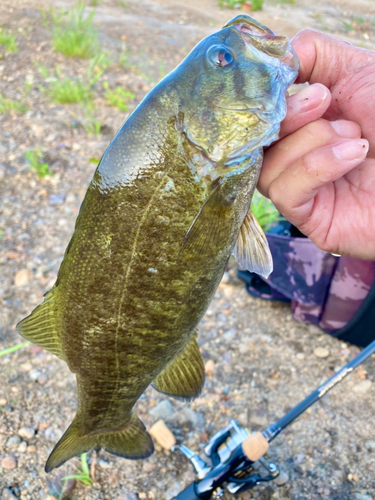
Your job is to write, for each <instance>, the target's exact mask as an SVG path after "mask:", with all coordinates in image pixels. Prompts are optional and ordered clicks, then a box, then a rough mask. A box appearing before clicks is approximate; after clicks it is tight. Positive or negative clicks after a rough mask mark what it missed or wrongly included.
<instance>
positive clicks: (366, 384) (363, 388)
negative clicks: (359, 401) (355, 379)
mask: <svg viewBox="0 0 375 500" xmlns="http://www.w3.org/2000/svg"><path fill="white" fill-rule="evenodd" d="M371 386H372V382H371V380H362V381H361V382H359V383H358V384H356V385H355V386H354V387H353V392H356V393H357V394H365V393H366V392H368V391H369V390H370V389H371Z"/></svg>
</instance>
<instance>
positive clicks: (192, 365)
mask: <svg viewBox="0 0 375 500" xmlns="http://www.w3.org/2000/svg"><path fill="white" fill-rule="evenodd" d="M203 384H204V366H203V361H202V357H201V354H200V352H199V347H198V344H197V341H196V340H195V335H194V337H193V338H192V339H191V340H190V341H189V343H188V345H187V346H186V347H185V349H184V350H183V351H182V353H181V354H180V355H179V356H177V358H175V359H174V360H173V361H171V363H170V364H169V365H168V366H167V367H166V368H164V370H163V371H162V372H161V374H160V375H159V376H158V377H157V378H156V379H155V380H154V381H153V383H152V386H153V387H154V388H155V389H156V390H157V391H159V392H162V393H163V394H167V395H168V396H173V397H175V398H177V399H183V400H192V399H194V398H196V397H197V396H199V394H200V393H201V391H202V387H203Z"/></svg>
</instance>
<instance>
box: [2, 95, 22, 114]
mask: <svg viewBox="0 0 375 500" xmlns="http://www.w3.org/2000/svg"><path fill="white" fill-rule="evenodd" d="M12 111H17V112H18V113H26V111H27V106H26V104H24V103H23V102H21V101H14V100H13V99H8V98H7V97H4V96H3V95H2V94H1V93H0V114H3V115H5V114H7V113H11V112H12Z"/></svg>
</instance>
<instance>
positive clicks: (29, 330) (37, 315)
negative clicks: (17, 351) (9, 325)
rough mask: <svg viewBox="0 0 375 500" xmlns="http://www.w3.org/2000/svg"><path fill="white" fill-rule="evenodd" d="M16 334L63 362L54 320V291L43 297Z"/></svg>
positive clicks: (18, 326)
mask: <svg viewBox="0 0 375 500" xmlns="http://www.w3.org/2000/svg"><path fill="white" fill-rule="evenodd" d="M16 328H17V332H18V333H19V334H20V335H22V337H24V338H25V339H26V340H29V341H30V342H32V343H33V344H36V345H38V346H40V347H43V349H46V350H47V351H50V352H52V354H55V356H58V357H59V358H61V359H63V360H65V357H64V353H63V351H62V343H61V339H60V336H59V334H58V331H57V326H56V319H55V291H54V290H51V291H49V292H47V293H46V295H45V296H44V301H43V303H42V304H40V305H39V306H38V307H36V308H35V309H34V311H33V312H32V313H31V314H30V315H29V316H27V317H26V318H25V319H23V320H22V321H21V322H20V323H18V325H17V327H16Z"/></svg>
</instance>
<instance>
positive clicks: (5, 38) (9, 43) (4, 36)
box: [0, 28, 18, 52]
mask: <svg viewBox="0 0 375 500" xmlns="http://www.w3.org/2000/svg"><path fill="white" fill-rule="evenodd" d="M0 45H3V46H4V47H6V49H7V51H8V52H18V48H17V45H16V35H12V34H10V33H6V32H5V31H4V29H2V28H0Z"/></svg>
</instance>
